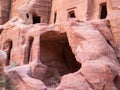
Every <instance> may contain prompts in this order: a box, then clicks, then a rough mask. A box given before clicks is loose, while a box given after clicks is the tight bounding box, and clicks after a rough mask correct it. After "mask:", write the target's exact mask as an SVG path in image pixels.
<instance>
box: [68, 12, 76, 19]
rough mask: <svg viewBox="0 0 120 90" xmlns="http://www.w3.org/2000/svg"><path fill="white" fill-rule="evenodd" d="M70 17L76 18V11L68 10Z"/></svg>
mask: <svg viewBox="0 0 120 90" xmlns="http://www.w3.org/2000/svg"><path fill="white" fill-rule="evenodd" d="M68 18H76V16H75V11H69V12H68Z"/></svg>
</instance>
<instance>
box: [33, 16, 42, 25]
mask: <svg viewBox="0 0 120 90" xmlns="http://www.w3.org/2000/svg"><path fill="white" fill-rule="evenodd" d="M36 23H41V17H39V16H37V15H33V24H36Z"/></svg>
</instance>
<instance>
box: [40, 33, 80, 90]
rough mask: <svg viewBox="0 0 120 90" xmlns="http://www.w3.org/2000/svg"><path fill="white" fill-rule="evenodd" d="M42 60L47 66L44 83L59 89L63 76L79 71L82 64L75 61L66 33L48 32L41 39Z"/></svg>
mask: <svg viewBox="0 0 120 90" xmlns="http://www.w3.org/2000/svg"><path fill="white" fill-rule="evenodd" d="M40 60H41V62H42V63H43V64H44V65H46V66H47V71H46V75H45V77H44V80H43V82H44V83H45V85H46V86H47V87H48V88H50V87H57V86H58V85H59V83H60V79H61V76H63V75H66V74H69V73H74V72H76V71H78V70H79V69H80V67H81V64H80V63H78V62H77V61H76V59H75V55H74V54H73V52H72V50H71V47H70V45H69V42H68V39H67V35H66V33H62V34H59V33H57V32H53V31H50V32H46V33H44V34H42V35H41V37H40Z"/></svg>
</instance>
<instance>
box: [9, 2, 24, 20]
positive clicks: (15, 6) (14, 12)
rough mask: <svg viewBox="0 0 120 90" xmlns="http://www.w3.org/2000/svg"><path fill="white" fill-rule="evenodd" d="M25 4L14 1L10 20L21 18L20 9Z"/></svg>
mask: <svg viewBox="0 0 120 90" xmlns="http://www.w3.org/2000/svg"><path fill="white" fill-rule="evenodd" d="M24 3H25V0H12V1H11V12H10V18H12V17H14V16H19V13H20V12H19V8H20V7H21V6H22V5H23V4H24Z"/></svg>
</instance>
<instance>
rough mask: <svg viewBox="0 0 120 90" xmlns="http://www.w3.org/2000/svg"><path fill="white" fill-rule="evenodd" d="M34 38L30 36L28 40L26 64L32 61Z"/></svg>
mask: <svg viewBox="0 0 120 90" xmlns="http://www.w3.org/2000/svg"><path fill="white" fill-rule="evenodd" d="M33 41H34V38H33V37H30V38H29V40H28V47H27V52H26V56H25V57H27V58H26V60H25V62H24V64H28V63H29V62H30V61H32V44H33Z"/></svg>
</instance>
